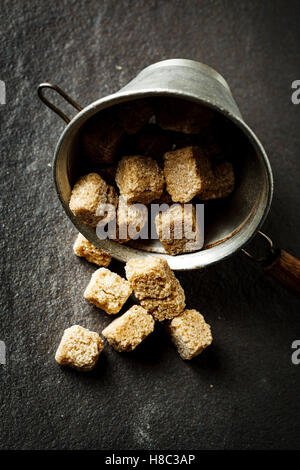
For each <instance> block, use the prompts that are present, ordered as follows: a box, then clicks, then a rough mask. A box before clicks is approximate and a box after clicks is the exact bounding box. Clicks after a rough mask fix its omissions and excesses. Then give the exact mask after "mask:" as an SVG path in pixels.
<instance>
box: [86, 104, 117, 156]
mask: <svg viewBox="0 0 300 470" xmlns="http://www.w3.org/2000/svg"><path fill="white" fill-rule="evenodd" d="M124 135H125V133H124V130H123V129H122V127H121V126H120V125H119V124H118V123H117V120H116V118H115V116H114V115H113V113H112V111H111V110H104V111H101V113H100V114H99V115H98V116H95V117H92V118H91V119H89V120H88V121H87V123H86V124H85V125H84V127H83V130H82V134H81V144H82V153H83V155H84V157H86V158H88V159H89V160H90V161H91V162H93V163H96V164H97V163H112V162H113V160H114V158H115V155H116V153H117V150H118V147H119V145H120V143H121V141H122V138H123V136H124Z"/></svg>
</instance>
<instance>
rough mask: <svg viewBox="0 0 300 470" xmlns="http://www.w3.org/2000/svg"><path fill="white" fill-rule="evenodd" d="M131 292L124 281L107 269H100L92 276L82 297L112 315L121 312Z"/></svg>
mask: <svg viewBox="0 0 300 470" xmlns="http://www.w3.org/2000/svg"><path fill="white" fill-rule="evenodd" d="M131 292H132V289H131V287H130V284H129V282H128V281H126V279H123V278H122V277H121V276H119V275H118V274H116V273H113V272H111V271H110V270H109V269H106V268H100V269H97V271H95V272H94V274H93V275H92V277H91V280H90V282H89V284H88V286H87V288H86V289H85V291H84V297H85V299H87V300H89V301H90V302H91V303H92V304H94V305H96V307H99V308H101V309H102V310H104V311H105V312H106V313H108V314H109V315H112V314H114V313H118V312H119V311H120V310H121V308H122V307H123V305H124V304H125V302H126V301H127V299H128V298H129V296H130V294H131Z"/></svg>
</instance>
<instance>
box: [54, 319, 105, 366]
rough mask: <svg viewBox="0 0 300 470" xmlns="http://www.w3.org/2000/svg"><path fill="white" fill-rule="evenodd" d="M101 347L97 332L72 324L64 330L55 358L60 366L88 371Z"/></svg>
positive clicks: (101, 342) (102, 345)
mask: <svg viewBox="0 0 300 470" xmlns="http://www.w3.org/2000/svg"><path fill="white" fill-rule="evenodd" d="M103 347H104V344H103V341H102V339H101V338H100V336H99V335H98V333H95V332H94V331H89V330H87V329H86V328H83V327H82V326H79V325H73V326H71V327H70V328H67V329H66V330H65V331H64V334H63V337H62V339H61V342H60V345H59V346H58V349H57V351H56V354H55V360H56V361H57V362H58V364H60V365H62V366H70V367H72V368H73V369H77V370H81V371H89V370H92V369H93V368H94V366H95V365H96V363H97V361H98V358H99V355H100V353H101V352H102V350H103Z"/></svg>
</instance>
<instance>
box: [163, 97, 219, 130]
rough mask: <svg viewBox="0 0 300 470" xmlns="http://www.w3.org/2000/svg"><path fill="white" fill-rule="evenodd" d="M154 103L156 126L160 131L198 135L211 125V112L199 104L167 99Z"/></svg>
mask: <svg viewBox="0 0 300 470" xmlns="http://www.w3.org/2000/svg"><path fill="white" fill-rule="evenodd" d="M154 103H155V115H156V120H157V124H158V125H159V126H160V127H161V128H162V129H167V130H171V131H177V132H183V133H186V134H199V133H201V132H205V131H207V129H208V128H209V126H210V125H211V123H212V118H213V112H212V111H211V110H210V109H209V108H207V107H205V106H203V105H201V104H198V103H193V102H191V101H184V100H180V99H175V98H167V97H164V98H159V99H156V100H155V101H154Z"/></svg>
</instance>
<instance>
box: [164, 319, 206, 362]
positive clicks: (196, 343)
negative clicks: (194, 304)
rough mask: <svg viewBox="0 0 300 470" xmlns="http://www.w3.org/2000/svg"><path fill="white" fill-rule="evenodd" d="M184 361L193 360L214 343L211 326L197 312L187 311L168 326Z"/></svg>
mask: <svg viewBox="0 0 300 470" xmlns="http://www.w3.org/2000/svg"><path fill="white" fill-rule="evenodd" d="M167 330H168V332H169V334H170V336H171V339H172V341H173V343H174V344H175V346H176V348H177V350H178V352H179V354H180V356H181V357H182V359H192V358H193V357H195V356H197V355H198V354H200V353H201V352H202V351H203V350H204V349H205V348H207V347H208V346H209V345H210V344H211V343H212V339H213V338H212V334H211V330H210V326H209V325H208V324H207V323H206V322H205V320H204V317H203V316H202V315H201V313H199V312H198V311H197V310H185V311H184V312H182V313H181V315H178V316H177V317H176V318H173V319H172V320H171V321H170V323H169V324H168V326H167Z"/></svg>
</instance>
